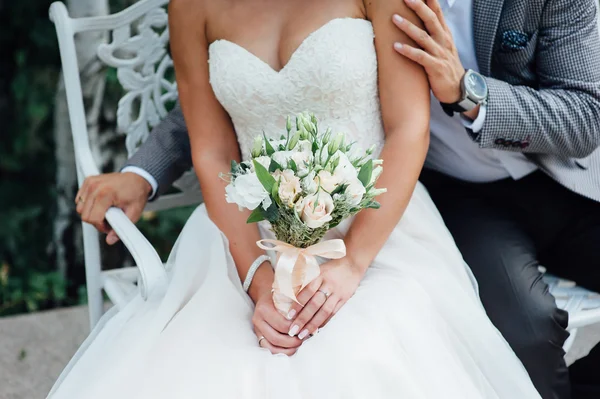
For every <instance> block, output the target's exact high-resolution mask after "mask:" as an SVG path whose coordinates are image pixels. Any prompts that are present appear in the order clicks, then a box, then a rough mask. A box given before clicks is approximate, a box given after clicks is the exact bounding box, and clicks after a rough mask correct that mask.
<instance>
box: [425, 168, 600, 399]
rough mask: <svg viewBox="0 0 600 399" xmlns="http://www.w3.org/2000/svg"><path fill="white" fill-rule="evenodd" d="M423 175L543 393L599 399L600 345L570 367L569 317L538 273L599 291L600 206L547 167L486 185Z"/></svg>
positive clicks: (552, 398) (547, 398) (490, 309)
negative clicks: (564, 184)
mask: <svg viewBox="0 0 600 399" xmlns="http://www.w3.org/2000/svg"><path fill="white" fill-rule="evenodd" d="M420 180H421V182H422V183H423V184H424V185H425V186H426V187H427V189H428V190H429V193H430V194H431V197H432V198H433V201H434V202H435V204H436V205H437V207H438V208H439V210H440V213H441V214H442V217H443V218H444V221H445V222H446V225H447V226H448V228H449V229H450V232H451V233H452V235H453V236H454V239H455V241H456V244H457V245H458V247H459V249H460V250H461V252H462V254H463V257H464V258H465V260H466V262H467V263H468V264H469V266H470V267H471V269H472V270H473V273H474V274H475V277H476V278H477V280H478V282H479V286H480V296H481V300H482V302H483V305H484V306H485V308H486V310H487V313H488V315H489V317H490V319H491V320H492V322H493V323H494V325H495V326H496V327H497V328H498V329H499V330H500V331H501V333H502V334H503V335H504V337H505V338H506V340H507V341H508V342H509V344H510V345H511V347H512V348H513V350H514V351H515V352H516V354H517V356H518V357H519V358H520V359H521V361H522V362H523V364H524V365H525V367H526V369H527V371H528V372H529V375H530V376H531V379H532V381H533V383H534V385H535V386H536V388H537V389H538V391H539V392H540V394H541V396H542V398H543V399H570V398H572V399H583V398H585V399H588V398H589V399H592V398H594V399H600V347H596V348H595V349H594V350H593V351H592V353H591V354H590V355H589V356H588V357H586V358H584V359H582V360H580V361H578V362H576V363H575V364H574V365H572V366H571V367H570V369H567V367H566V364H565V361H564V359H563V356H564V351H563V350H562V346H563V344H564V342H565V340H566V339H567V337H568V336H569V334H568V332H567V331H566V330H565V328H566V327H567V324H568V315H567V314H566V312H564V311H562V310H560V309H558V308H557V307H556V304H555V301H554V298H553V297H552V295H550V293H549V292H548V287H547V286H546V284H545V283H544V282H543V281H542V276H541V274H540V272H539V271H538V266H539V265H540V264H541V265H543V266H545V267H546V268H547V269H548V271H549V272H550V273H552V274H555V275H558V276H560V277H563V278H567V279H571V280H574V281H576V282H577V283H578V284H579V285H581V286H584V287H586V288H588V289H591V290H594V291H596V292H600V204H599V203H597V202H594V201H592V200H589V199H586V198H584V197H581V196H579V195H577V194H575V193H573V192H571V191H569V190H567V189H566V188H563V187H562V186H560V185H559V184H558V183H556V182H554V181H553V180H552V179H550V178H549V177H547V176H546V175H545V174H544V173H542V172H535V173H532V174H531V175H529V176H527V177H525V178H523V179H521V180H517V181H515V180H513V179H507V180H502V181H498V182H493V183H482V184H480V183H468V182H464V181H460V180H456V179H453V178H450V177H448V176H446V175H443V174H441V173H437V172H433V171H428V170H425V171H423V173H422V175H421V179H420ZM515 399H516V398H515Z"/></svg>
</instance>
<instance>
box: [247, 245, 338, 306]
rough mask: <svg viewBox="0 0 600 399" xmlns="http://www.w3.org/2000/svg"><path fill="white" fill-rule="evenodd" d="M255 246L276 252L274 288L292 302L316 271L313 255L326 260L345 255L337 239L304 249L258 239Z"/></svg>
mask: <svg viewBox="0 0 600 399" xmlns="http://www.w3.org/2000/svg"><path fill="white" fill-rule="evenodd" d="M265 244H270V245H271V246H267V245H265ZM256 245H258V247H259V248H261V249H264V250H266V251H269V250H270V251H275V252H278V253H279V255H278V261H277V266H276V267H275V283H274V288H275V290H276V291H278V292H279V293H280V294H283V295H284V296H286V297H287V298H289V299H291V300H293V301H294V302H296V303H298V299H297V298H296V294H298V293H299V292H300V291H302V290H303V289H304V287H306V286H307V285H308V284H310V282H311V281H313V280H314V279H315V278H317V277H318V276H319V274H320V269H319V263H318V262H317V259H316V258H315V257H316V256H320V257H321V258H326V259H340V258H343V257H344V256H346V245H344V241H343V240H340V239H335V240H327V241H321V242H319V243H317V244H315V245H311V246H310V247H308V248H296V247H294V246H293V245H290V244H286V243H285V242H283V241H279V240H260V241H257V242H256ZM298 287H299V288H298ZM280 310H283V309H280Z"/></svg>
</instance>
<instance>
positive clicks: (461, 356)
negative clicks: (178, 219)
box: [50, 185, 539, 399]
mask: <svg viewBox="0 0 600 399" xmlns="http://www.w3.org/2000/svg"><path fill="white" fill-rule="evenodd" d="M350 224H351V221H347V222H345V223H342V224H341V225H340V226H339V227H338V228H337V229H335V230H334V231H331V232H330V234H329V237H328V238H334V237H335V238H338V237H343V236H344V234H345V232H346V231H347V229H348V228H349V226H350ZM261 231H262V234H263V236H264V237H269V238H271V234H270V232H269V231H268V230H267V229H266V228H265V227H264V226H262V227H261ZM167 267H168V276H169V282H168V285H167V288H166V289H165V291H164V292H157V293H155V295H153V296H152V297H150V298H149V299H148V300H146V301H144V300H142V299H141V298H140V297H139V296H138V297H135V298H133V299H132V300H131V302H130V303H129V304H128V305H127V306H126V307H125V308H124V309H122V310H121V311H120V312H117V311H116V310H111V311H109V312H108V313H107V314H106V315H105V316H104V318H103V319H102V321H101V323H100V324H99V326H98V327H97V328H96V329H95V330H94V331H93V332H92V334H91V335H90V337H89V338H88V339H87V340H86V341H85V342H84V344H83V345H82V347H81V349H80V350H79V351H78V353H77V354H76V355H75V357H74V358H73V360H72V361H71V362H70V364H69V365H68V366H67V368H66V369H65V371H64V372H63V374H62V375H61V377H60V378H59V380H58V382H57V383H56V385H55V387H54V388H53V390H52V392H51V393H50V397H51V398H53V399H59V398H65V399H67V398H68V399H74V398H78V399H87V398H102V399H106V398H111V399H133V398H140V399H141V398H144V399H147V398H169V399H187V398H211V399H212V398H232V399H234V398H235V399H241V398H253V399H254V398H256V399H267V398H268V399H300V398H302V399H315V398H327V399H337V398H340V399H342V398H343V399H349V398H357V399H358V398H360V399H365V398H403V399H417V398H419V399H420V398H423V399H442V398H444V399H448V398H456V399H482V398H486V399H487V398H490V399H491V398H501V399H529V398H539V395H538V393H537V392H536V390H535V388H534V387H533V385H532V383H531V381H530V379H529V376H528V375H527V372H526V371H525V369H524V367H523V366H522V364H521V363H520V361H519V360H518V359H517V357H516V356H515V354H514V353H513V351H512V350H511V349H510V347H509V346H508V344H507V343H506V341H505V340H504V339H503V337H502V336H501V334H500V333H499V332H498V331H497V330H496V329H495V328H494V326H493V325H492V324H491V322H490V321H489V319H488V318H487V316H486V314H485V311H484V309H483V307H482V305H481V303H480V301H479V299H478V296H477V290H476V284H475V282H474V279H473V278H472V275H471V274H470V271H469V269H468V267H467V266H466V264H465V263H464V261H463V259H462V257H461V255H460V253H459V251H458V249H457V248H456V246H455V244H454V241H453V240H452V237H451V236H450V234H449V232H448V230H447V229H446V227H445V225H444V223H443V221H442V219H441V217H440V215H439V213H438V212H437V210H436V208H435V206H434V204H433V203H432V201H431V199H430V198H429V196H428V194H427V192H426V191H425V189H424V188H423V187H422V186H421V185H418V186H417V188H416V191H415V193H414V195H413V198H412V200H411V203H410V205H409V207H408V209H407V210H406V213H405V215H404V217H403V218H402V220H401V221H400V223H399V224H398V226H397V227H396V228H395V230H394V232H393V233H392V234H391V236H390V238H389V240H388V241H387V243H386V245H385V246H384V248H383V249H382V250H381V252H380V253H379V255H378V256H377V258H376V259H375V261H374V262H373V264H372V265H371V267H370V268H369V270H368V271H367V273H366V275H365V277H364V279H363V281H362V282H361V284H360V287H359V288H358V290H357V292H356V294H355V295H354V297H352V298H351V299H350V301H348V303H347V304H346V305H345V306H344V307H343V308H342V309H341V310H340V311H339V313H338V314H337V315H336V316H335V317H334V318H333V319H332V321H331V322H330V323H329V324H328V325H327V326H326V327H325V328H323V329H322V330H321V331H320V332H319V334H317V335H315V336H314V337H311V338H310V339H308V340H307V341H306V342H305V343H304V344H303V345H302V346H301V347H300V349H299V350H298V352H297V353H296V354H295V355H294V356H291V357H287V356H285V355H271V354H270V353H269V351H268V350H265V349H262V348H260V347H259V346H258V344H257V339H256V336H255V334H254V332H253V329H252V323H251V318H252V314H253V304H252V302H251V301H250V299H249V298H248V296H247V295H246V294H245V293H244V291H243V289H242V287H241V284H240V281H239V277H238V275H237V272H236V269H235V265H234V263H233V259H232V257H231V255H230V253H229V251H228V245H227V240H226V239H225V237H224V236H223V234H221V232H220V231H219V230H218V228H217V227H216V226H215V225H214V224H213V223H212V222H211V220H210V219H209V218H208V216H207V213H206V210H205V208H204V207H203V206H200V207H199V208H198V209H197V210H196V211H195V212H194V214H193V215H192V216H191V218H190V219H189V221H188V222H187V224H186V226H185V228H184V230H183V231H182V233H181V235H180V237H179V239H178V241H177V243H176V245H175V247H174V249H173V252H172V254H171V256H170V258H169V261H168V264H167Z"/></svg>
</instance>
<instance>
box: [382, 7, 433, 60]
mask: <svg viewBox="0 0 600 399" xmlns="http://www.w3.org/2000/svg"><path fill="white" fill-rule="evenodd" d="M393 20H394V25H396V26H397V27H398V28H400V30H401V31H402V32H404V33H406V35H407V36H408V37H410V38H411V39H412V40H413V41H414V42H415V43H417V44H418V45H419V46H421V48H422V49H423V50H425V51H427V52H428V53H429V54H432V55H437V54H438V53H439V52H440V46H439V45H438V44H437V43H436V41H435V40H433V39H432V38H431V36H429V33H427V32H425V31H424V30H423V29H421V28H419V27H418V26H416V25H415V24H413V23H412V22H410V21H409V20H407V19H405V18H402V17H401V16H400V15H394V18H393Z"/></svg>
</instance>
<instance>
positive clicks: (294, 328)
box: [288, 325, 300, 337]
mask: <svg viewBox="0 0 600 399" xmlns="http://www.w3.org/2000/svg"><path fill="white" fill-rule="evenodd" d="M298 331H300V327H299V326H297V325H293V326H292V328H290V332H289V333H288V335H289V336H290V337H295V336H296V334H298Z"/></svg>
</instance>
